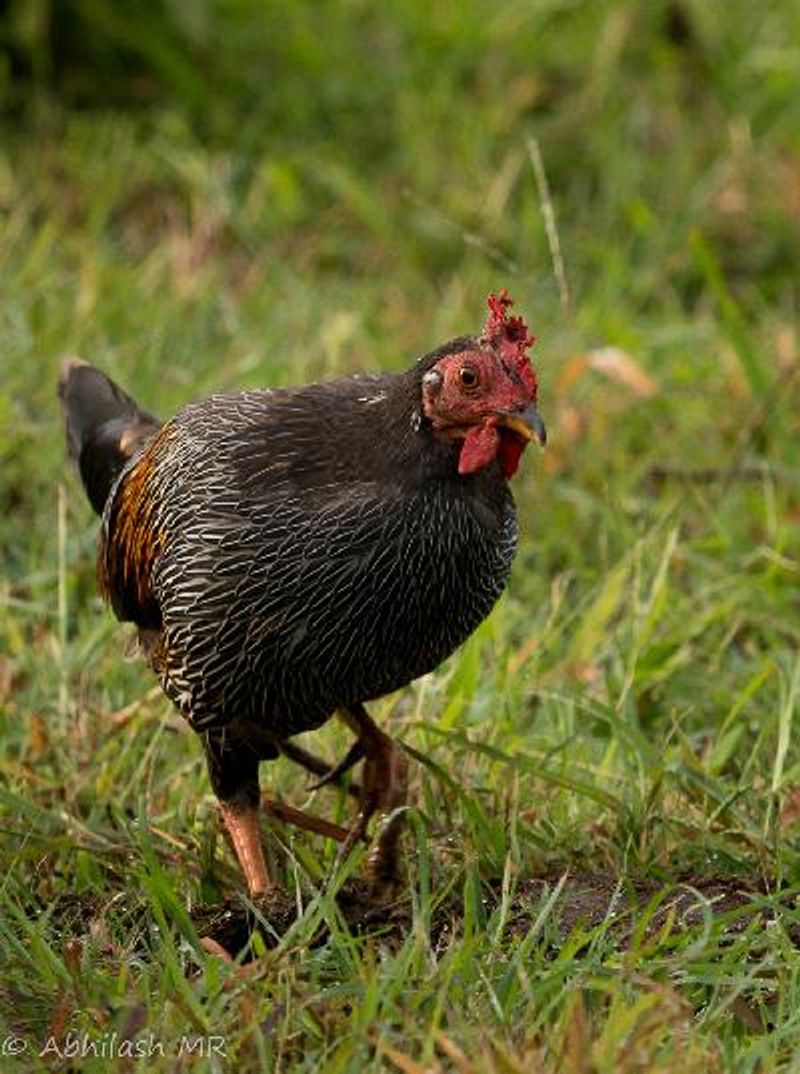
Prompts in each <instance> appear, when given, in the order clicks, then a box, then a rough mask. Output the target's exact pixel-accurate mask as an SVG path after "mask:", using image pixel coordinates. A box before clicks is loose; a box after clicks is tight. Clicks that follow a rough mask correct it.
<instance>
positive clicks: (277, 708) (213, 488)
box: [58, 290, 546, 898]
mask: <svg viewBox="0 0 800 1074" xmlns="http://www.w3.org/2000/svg"><path fill="white" fill-rule="evenodd" d="M512 304H513V303H512V299H511V298H510V296H509V294H508V292H507V291H506V290H502V291H500V292H497V293H492V294H490V295H489V296H488V299H487V305H488V314H487V315H486V320H485V324H484V325H483V329H482V331H481V332H480V334H479V335H465V336H459V337H456V338H454V339H451V340H449V341H448V342H446V343H444V344H443V345H441V346H439V347H437V348H436V349H434V350H432V351H430V352H429V353H428V354H426V355H425V356H424V357H422V358H420V359H418V360H416V361H415V362H414V363H413V365H411V367H410V368H408V369H406V370H405V371H403V372H399V373H397V372H392V373H374V374H362V373H357V374H355V375H351V376H347V377H339V378H336V379H330V380H323V381H319V382H315V383H310V384H306V385H302V386H297V387H289V388H279V389H272V388H264V389H251V390H240V391H232V392H227V393H221V394H214V395H211V396H209V397H207V398H204V399H202V400H200V401H199V402H194V403H190V404H188V405H187V406H185V407H184V408H183V409H181V410H180V411H179V412H178V413H177V414H176V415H175V416H174V417H172V418H171V419H170V420H168V421H166V422H161V421H160V420H159V419H157V418H156V417H154V416H153V415H152V414H150V413H149V412H148V411H146V410H144V409H143V408H141V407H140V406H139V405H138V404H137V403H136V402H135V401H134V400H133V398H132V397H131V396H129V395H128V394H127V393H126V392H125V391H123V390H122V388H120V387H119V386H118V385H117V384H115V383H114V382H113V381H112V380H111V379H110V378H109V377H108V376H107V375H106V374H105V373H103V372H102V371H100V370H99V369H97V368H96V367H95V366H93V365H91V364H90V363H89V362H86V361H84V360H83V359H81V358H76V357H70V358H67V359H65V360H64V362H63V366H62V372H61V376H60V380H59V389H58V390H59V396H60V399H61V404H62V409H63V413H64V418H65V425H66V441H67V450H68V454H69V455H70V456H71V458H72V459H73V460H74V461H75V463H77V467H78V470H79V472H80V477H81V481H82V484H83V487H84V489H85V492H86V494H87V496H88V499H89V502H90V504H91V505H92V507H93V508H94V510H95V511H96V512H97V513H98V514H99V515H100V516H101V523H100V532H99V537H98V552H97V578H98V586H99V590H100V593H101V595H102V596H103V598H104V599H105V601H106V602H107V603H108V605H110V608H111V610H112V611H113V613H114V614H115V615H116V617H117V618H118V619H119V620H122V621H124V622H130V623H132V624H134V626H135V628H136V631H137V633H138V638H139V641H140V643H141V648H142V651H143V653H144V655H145V657H146V660H147V662H148V663H149V665H150V667H151V668H152V670H153V671H154V672H155V673H156V674H157V676H158V678H159V680H160V683H161V687H162V689H163V691H164V693H165V694H166V696H167V697H168V698H169V699H170V700H171V702H172V703H173V704H174V705H175V706H176V707H177V708H178V710H179V711H180V713H181V714H182V715H183V717H185V719H186V721H187V722H188V724H189V726H190V727H191V728H192V729H193V730H194V731H195V732H196V733H197V735H198V736H199V738H200V739H201V742H202V748H203V750H204V753H205V758H206V762H207V767H208V773H209V777H210V782H211V787H212V789H213V791H214V794H215V795H216V797H217V799H218V802H219V807H220V813H221V819H222V822H223V824H224V828H225V829H226V830H227V833H228V836H229V838H230V842H231V844H232V847H233V850H234V852H235V855H236V857H237V859H238V862H239V865H240V868H241V871H242V873H243V876H244V879H245V881H246V884H247V888H248V892H249V895H250V896H251V897H252V898H257V897H259V896H261V895H263V894H264V893H265V892H268V891H270V890H275V889H279V884H278V883H277V881H276V880H275V878H274V877H272V876H270V874H269V872H268V870H267V867H266V858H265V854H264V848H263V845H262V842H261V832H260V828H259V815H260V810H261V808H262V807H263V800H262V797H261V785H260V779H259V767H260V764H261V762H262V761H271V760H274V759H275V758H276V757H278V756H279V755H281V754H285V755H286V756H287V757H289V758H291V759H293V760H295V761H298V762H299V763H300V764H303V765H304V766H305V767H306V768H310V769H311V770H312V771H315V772H316V773H317V774H318V775H321V776H322V777H323V778H322V780H321V782H320V784H318V785H322V784H324V783H326V782H332V781H336V780H338V779H339V778H340V777H341V776H342V774H343V773H344V772H345V771H346V770H347V769H348V768H350V767H351V766H352V765H354V764H355V763H356V762H357V761H358V760H361V759H363V761H364V769H363V776H362V781H361V786H360V788H359V789H358V797H359V807H358V812H357V815H356V817H355V819H354V820H353V822H352V824H351V825H350V827H349V828H348V829H346V830H345V829H338V833H339V835H338V837H339V838H340V841H341V842H343V844H344V847H343V851H344V852H349V851H350V850H351V849H352V847H353V846H354V845H355V844H356V843H357V842H358V841H367V836H368V826H369V824H370V821H371V820H372V818H373V817H375V815H376V814H377V815H378V816H379V817H382V818H384V820H386V818H389V817H398V816H400V817H402V814H403V812H404V807H405V804H406V801H407V782H408V771H407V768H408V766H407V760H406V755H405V752H404V751H403V749H402V748H401V747H400V746H399V745H398V744H397V743H395V742H394V741H393V739H392V738H391V737H390V736H389V735H388V734H387V733H386V732H384V731H383V730H382V729H381V728H379V727H378V725H377V724H376V723H375V722H374V721H373V720H372V718H371V717H370V715H369V713H368V710H367V708H366V705H367V704H368V703H369V702H371V701H374V700H375V699H377V698H380V697H382V696H384V695H387V694H390V693H392V692H394V691H396V690H399V689H400V688H402V687H404V686H406V685H407V684H408V683H410V682H412V681H413V680H415V679H417V678H419V677H420V676H422V675H425V674H426V673H428V672H431V671H433V670H434V669H435V668H437V667H438V666H439V665H440V664H441V663H442V662H443V661H444V660H445V659H446V658H447V657H448V656H449V655H450V654H451V653H453V652H454V651H455V650H456V649H457V648H458V646H460V645H461V644H462V643H463V642H464V641H466V639H467V638H468V637H469V636H470V635H471V634H472V633H473V631H474V630H475V629H476V628H477V627H478V625H479V624H480V623H481V622H482V621H483V619H484V618H485V617H486V616H487V615H488V614H489V612H490V611H491V609H492V607H493V606H494V604H495V603H496V601H497V599H498V597H499V596H500V594H501V593H502V592H503V590H504V588H505V586H506V583H507V580H508V577H509V573H510V571H511V567H512V563H513V560H514V556H515V552H516V548H517V541H518V526H517V517H516V511H515V505H514V499H513V496H512V493H511V489H510V486H509V482H510V481H511V479H512V478H513V477H514V475H515V473H516V471H517V468H518V466H519V463H520V460H521V457H522V454H523V452H524V451H525V449H526V448H527V447H528V445H529V444H530V443H531V442H537V443H538V444H539V445H540V446H542V447H544V445H545V442H546V431H545V426H544V422H543V421H542V418H541V417H540V415H539V412H538V409H537V402H538V377H537V374H536V372H535V370H534V368H533V366H532V364H531V360H530V356H529V353H528V352H529V349H530V348H531V346H532V344H533V343H534V338H533V336H532V335H531V333H530V331H529V329H528V326H527V324H526V323H525V321H524V319H523V318H522V317H519V316H511V315H510V314H509V308H510V307H511V305H512ZM334 714H336V715H338V716H339V717H340V718H341V719H342V720H343V721H344V723H345V724H346V725H347V726H348V727H349V728H350V730H351V731H352V732H353V733H354V734H355V736H356V738H355V741H354V744H353V747H352V748H351V750H350V751H349V753H348V755H347V756H346V757H345V759H344V760H343V761H342V762H341V763H340V764H339V765H338V766H336V767H335V768H330V767H329V766H327V765H326V764H325V762H323V761H321V760H319V759H318V758H315V757H314V755H313V754H309V753H307V752H306V751H305V750H304V749H303V748H301V747H300V746H299V745H298V744H296V743H294V742H293V741H292V738H293V736H295V735H298V734H301V733H303V732H307V731H312V730H314V729H316V728H318V727H320V726H322V725H323V724H324V723H325V722H326V721H327V720H328V719H329V718H330V717H331V716H333V715H334ZM288 812H289V813H290V814H291V816H290V818H289V819H294V820H296V821H297V822H298V823H301V825H302V826H306V827H311V828H312V829H314V830H326V831H327V830H331V831H333V830H336V826H335V825H327V828H326V826H325V825H324V824H323V823H322V822H320V825H321V826H320V827H319V828H316V829H315V825H314V820H313V818H305V821H304V819H303V815H301V814H300V811H298V810H289V811H288ZM298 818H299V819H298ZM397 830H398V826H397V824H394V825H393V824H391V823H384V825H383V828H382V831H381V834H379V835H378V837H377V838H376V839H375V841H374V844H373V847H372V849H371V851H370V855H369V859H368V860H369V867H370V877H371V878H372V880H373V881H374V882H375V883H376V884H378V883H380V882H386V883H388V882H390V881H392V879H395V880H396V878H397V875H398V868H399V866H398V861H397V857H398V835H397ZM342 833H344V834H342Z"/></svg>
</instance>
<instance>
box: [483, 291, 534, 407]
mask: <svg viewBox="0 0 800 1074" xmlns="http://www.w3.org/2000/svg"><path fill="white" fill-rule="evenodd" d="M486 304H487V306H488V307H489V316H488V317H487V318H486V324H485V325H484V326H483V334H482V336H481V340H483V342H484V343H488V344H489V345H490V346H492V347H494V348H495V349H496V350H499V351H500V354H501V355H502V356H503V358H504V359H505V360H506V361H507V362H508V363H509V365H510V366H511V367H512V368H513V369H514V370H516V372H517V373H518V374H519V377H520V379H521V380H522V382H523V384H524V385H525V386H526V387H527V388H529V389H530V391H531V392H532V394H533V398H534V400H535V399H536V392H537V388H538V381H537V379H536V374H535V373H534V371H533V367H532V366H531V363H530V359H529V358H528V354H527V352H528V348H529V347H532V346H533V344H534V343H535V342H536V340H535V339H534V337H533V336H532V335H531V334H530V332H529V330H528V326H527V325H526V324H525V321H524V320H523V318H522V317H506V311H507V310H508V308H509V306H513V304H514V302H513V299H512V298H511V295H509V293H508V291H507V290H506V289H505V288H503V290H502V291H500V292H499V293H498V294H494V292H492V294H490V295H489V297H488V299H487V300H486Z"/></svg>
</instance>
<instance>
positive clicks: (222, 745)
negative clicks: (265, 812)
mask: <svg viewBox="0 0 800 1074" xmlns="http://www.w3.org/2000/svg"><path fill="white" fill-rule="evenodd" d="M203 745H204V747H205V751H206V760H207V762H208V772H209V775H210V777H211V785H212V787H213V788H214V793H215V794H216V796H217V798H218V799H219V804H220V811H221V813H222V820H223V823H224V824H225V828H226V830H227V832H228V835H229V836H230V840H231V843H232V845H233V850H234V853H235V854H236V857H237V859H238V861H239V865H240V867H241V870H242V872H243V873H244V878H245V880H246V881H247V888H248V891H249V892H250V896H251V898H256V897H257V896H258V895H262V894H263V893H264V892H265V891H266V890H267V889H268V888H271V887H273V886H274V884H273V882H272V881H271V880H270V878H269V874H268V873H267V864H266V861H265V860H264V848H263V846H262V844H261V831H260V828H259V824H258V818H259V804H260V802H259V799H260V792H259V787H258V762H259V757H258V754H257V753H255V752H254V751H253V750H252V749H250V748H249V747H248V746H247V745H246V744H245V743H243V742H242V741H241V740H239V739H237V740H235V741H233V740H232V737H231V736H230V735H228V736H226V733H225V731H224V730H223V731H221V732H219V733H215V732H210V733H208V734H206V735H205V737H204V740H203Z"/></svg>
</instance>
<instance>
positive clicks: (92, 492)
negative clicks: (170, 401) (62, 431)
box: [58, 358, 161, 514]
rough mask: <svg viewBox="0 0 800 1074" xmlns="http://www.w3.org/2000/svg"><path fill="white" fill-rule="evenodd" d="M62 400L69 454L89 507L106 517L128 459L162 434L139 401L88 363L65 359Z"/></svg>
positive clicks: (61, 385)
mask: <svg viewBox="0 0 800 1074" xmlns="http://www.w3.org/2000/svg"><path fill="white" fill-rule="evenodd" d="M58 394H59V396H60V398H61V406H62V408H63V410H64V417H65V419H66V426H67V450H68V451H69V454H70V455H71V457H72V458H73V459H74V460H75V461H76V462H77V464H78V469H79V470H80V474H81V480H82V481H83V487H84V488H85V489H86V494H87V496H88V497H89V502H90V503H91V505H92V507H93V508H94V509H95V511H96V512H97V513H98V514H102V512H103V508H104V507H105V503H106V499H107V498H108V494H109V492H110V491H111V487H112V485H113V484H114V482H115V481H116V479H117V477H118V476H119V474H120V471H121V470H122V468H123V466H124V465H125V464H126V462H127V461H128V459H130V458H131V456H132V455H134V454H135V453H136V452H137V451H138V450H139V448H140V447H141V446H142V445H143V444H144V443H146V441H147V440H149V439H150V438H151V437H152V436H153V435H154V433H156V432H158V430H159V429H160V428H161V422H160V421H158V420H157V419H156V418H154V417H153V416H152V415H151V414H147V413H146V412H145V411H144V410H141V409H140V408H139V407H138V406H137V405H136V403H134V401H133V399H131V397H130V396H129V395H126V394H125V392H124V391H123V390H122V389H121V388H118V387H117V385H116V384H115V383H114V382H113V381H112V380H109V378H108V377H107V376H106V375H105V373H101V372H100V370H99V369H95V367H94V366H93V365H89V363H88V362H84V361H83V359H82V358H65V359H64V363H63V365H62V367H61V377H60V378H59V382H58Z"/></svg>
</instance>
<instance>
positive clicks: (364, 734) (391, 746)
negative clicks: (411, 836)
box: [339, 705, 408, 887]
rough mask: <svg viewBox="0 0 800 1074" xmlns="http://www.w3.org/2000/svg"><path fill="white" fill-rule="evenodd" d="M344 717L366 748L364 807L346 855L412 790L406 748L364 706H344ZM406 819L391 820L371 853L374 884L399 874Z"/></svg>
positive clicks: (380, 884)
mask: <svg viewBox="0 0 800 1074" xmlns="http://www.w3.org/2000/svg"><path fill="white" fill-rule="evenodd" d="M339 715H340V717H341V718H342V720H344V722H345V723H346V724H347V726H348V727H349V728H350V730H351V731H353V732H354V733H355V734H356V735H357V736H358V740H359V742H360V743H361V746H362V748H363V751H364V781H363V785H362V790H361V808H360V809H359V812H358V816H357V817H356V820H355V823H354V824H353V826H352V827H351V829H350V834H349V836H348V840H347V842H346V843H345V844H344V845H343V847H342V850H341V856H342V857H343V856H344V855H346V854H347V853H349V851H350V850H351V849H352V847H353V846H354V845H355V844H356V842H358V840H359V839H363V838H364V837H365V836H366V831H367V825H368V824H369V822H370V819H371V818H372V817H373V816H374V814H375V813H376V812H378V811H380V813H382V814H388V813H391V812H392V811H394V810H395V809H398V808H399V807H400V806H403V805H405V802H406V793H407V789H408V762H407V761H406V758H405V754H404V753H403V751H402V750H401V749H400V748H399V747H398V746H397V745H395V743H394V742H392V740H391V738H389V736H388V735H387V734H384V732H383V731H381V729H380V728H379V727H378V726H377V724H376V723H375V722H374V721H373V720H372V719H371V717H370V716H369V713H368V712H367V710H366V709H365V708H364V706H363V705H353V706H352V707H349V708H346V709H341V710H340V712H339ZM401 824H402V820H401V818H400V817H396V818H394V819H393V820H391V819H390V820H389V821H388V822H387V823H386V824H385V826H384V827H383V829H382V831H381V832H380V833H379V834H378V837H377V839H376V840H375V846H374V847H373V849H372V850H371V851H370V853H369V858H368V873H369V878H370V880H371V882H372V883H373V885H374V886H376V887H385V886H386V885H391V884H393V883H395V882H396V881H397V879H398V876H399V867H398V843H399V839H400V830H401Z"/></svg>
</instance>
